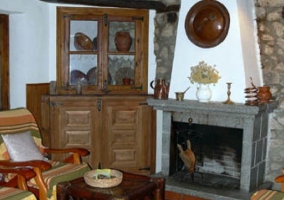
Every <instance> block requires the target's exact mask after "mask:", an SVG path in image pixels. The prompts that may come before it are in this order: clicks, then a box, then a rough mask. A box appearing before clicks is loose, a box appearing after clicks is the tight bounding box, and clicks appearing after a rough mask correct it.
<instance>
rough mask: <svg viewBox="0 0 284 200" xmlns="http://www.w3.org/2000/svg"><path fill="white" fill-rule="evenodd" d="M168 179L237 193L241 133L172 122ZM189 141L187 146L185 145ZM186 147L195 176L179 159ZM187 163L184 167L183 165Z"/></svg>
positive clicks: (236, 129) (226, 129)
mask: <svg viewBox="0 0 284 200" xmlns="http://www.w3.org/2000/svg"><path fill="white" fill-rule="evenodd" d="M171 136H172V139H171V141H172V142H171V153H170V154H171V155H170V168H169V175H170V176H171V177H172V178H175V179H176V180H177V181H179V182H191V183H193V184H200V185H206V186H210V187H217V188H227V189H240V177H241V160H242V158H241V157H242V141H243V130H242V129H238V128H228V127H220V126H210V125H202V124H194V123H192V124H189V123H184V122H175V121H173V122H172V133H171ZM188 141H190V143H188ZM178 145H180V146H181V147H182V150H183V151H184V152H188V146H189V145H190V149H191V151H192V152H193V154H194V156H195V167H194V172H193V173H191V172H190V169H189V168H188V163H187V162H185V161H184V160H183V159H182V156H184V153H182V155H181V152H182V151H181V149H179V148H178V147H177V146H178ZM186 163H187V164H186Z"/></svg>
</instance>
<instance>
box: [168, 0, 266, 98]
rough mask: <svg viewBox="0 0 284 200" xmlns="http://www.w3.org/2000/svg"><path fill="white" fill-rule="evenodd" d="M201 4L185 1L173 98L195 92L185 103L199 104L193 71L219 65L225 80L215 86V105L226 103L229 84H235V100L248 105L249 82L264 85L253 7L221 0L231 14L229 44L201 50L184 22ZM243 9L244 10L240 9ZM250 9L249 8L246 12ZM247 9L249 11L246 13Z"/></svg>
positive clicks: (222, 79) (243, 2)
mask: <svg viewBox="0 0 284 200" xmlns="http://www.w3.org/2000/svg"><path fill="white" fill-rule="evenodd" d="M197 2H198V0H192V1H188V0H182V5H181V10H180V16H179V24H178V30H177V34H178V37H177V41H176V51H175V55H174V64H173V70H172V77H171V85H170V94H169V96H170V98H175V92H180V91H184V90H185V89H186V88H187V87H188V86H190V87H191V88H190V89H189V90H188V91H187V93H186V94H185V99H193V100H196V95H195V93H196V88H197V84H191V83H190V81H189V79H188V77H189V76H190V72H191V71H190V67H191V66H195V65H197V64H198V63H199V62H200V61H205V62H206V63H207V64H209V65H212V66H213V65H216V68H217V70H218V71H219V73H220V75H221V79H220V80H219V81H218V83H217V84H216V85H215V86H213V85H211V90H212V99H211V100H212V101H220V102H222V101H225V100H226V99H227V84H226V83H227V82H232V87H231V93H232V94H231V100H233V101H235V102H240V103H244V102H245V98H244V96H245V95H244V89H245V88H246V87H248V86H250V82H249V81H248V80H250V79H249V77H252V78H253V80H254V83H255V85H260V84H261V81H262V79H261V78H260V77H261V74H260V64H259V56H258V55H256V53H258V52H257V46H258V45H257V42H256V38H255V32H256V31H255V26H254V23H253V21H252V19H253V14H254V13H253V9H252V6H253V3H250V4H251V5H248V4H249V3H248V2H247V0H239V5H238V4H237V2H236V1H227V0H219V2H220V3H222V4H223V5H224V6H225V7H226V8H227V10H228V11H229V14H230V28H229V32H228V35H227V37H226V38H225V40H224V41H223V42H222V43H221V44H219V45H217V46H216V47H213V48H200V47H198V46H195V45H194V44H193V43H192V42H191V41H190V40H189V39H188V38H187V36H186V32H185V28H184V21H185V18H186V15H187V12H188V11H189V9H190V8H191V7H192V6H193V5H194V4H195V3H197ZM240 6H242V7H240ZM246 6H249V7H248V8H246ZM244 8H246V9H244Z"/></svg>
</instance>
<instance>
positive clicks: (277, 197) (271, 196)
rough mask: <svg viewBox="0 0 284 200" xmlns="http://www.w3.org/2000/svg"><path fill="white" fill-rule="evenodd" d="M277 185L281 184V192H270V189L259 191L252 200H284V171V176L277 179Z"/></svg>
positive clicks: (283, 172) (283, 174)
mask: <svg viewBox="0 0 284 200" xmlns="http://www.w3.org/2000/svg"><path fill="white" fill-rule="evenodd" d="M275 182H276V183H280V184H281V190H280V191H276V190H269V189H262V190H259V191H256V192H255V193H254V194H253V195H252V196H251V199H250V200H260V199H263V200H282V199H284V170H283V171H282V175H280V176H277V177H276V178H275Z"/></svg>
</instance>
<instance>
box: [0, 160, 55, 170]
mask: <svg viewBox="0 0 284 200" xmlns="http://www.w3.org/2000/svg"><path fill="white" fill-rule="evenodd" d="M0 165H1V166H5V167H37V168H39V169H41V170H44V171H45V170H48V169H50V168H51V164H50V163H48V162H46V161H43V160H30V161H24V162H17V161H10V160H1V161H0Z"/></svg>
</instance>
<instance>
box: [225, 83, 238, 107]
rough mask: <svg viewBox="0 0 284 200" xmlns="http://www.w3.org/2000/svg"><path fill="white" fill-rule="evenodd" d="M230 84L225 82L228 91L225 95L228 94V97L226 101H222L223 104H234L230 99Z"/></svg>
mask: <svg viewBox="0 0 284 200" xmlns="http://www.w3.org/2000/svg"><path fill="white" fill-rule="evenodd" d="M231 84H232V83H227V88H228V91H227V95H228V98H227V100H226V101H224V102H223V104H235V103H234V102H233V101H231V99H230V96H231Z"/></svg>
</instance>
